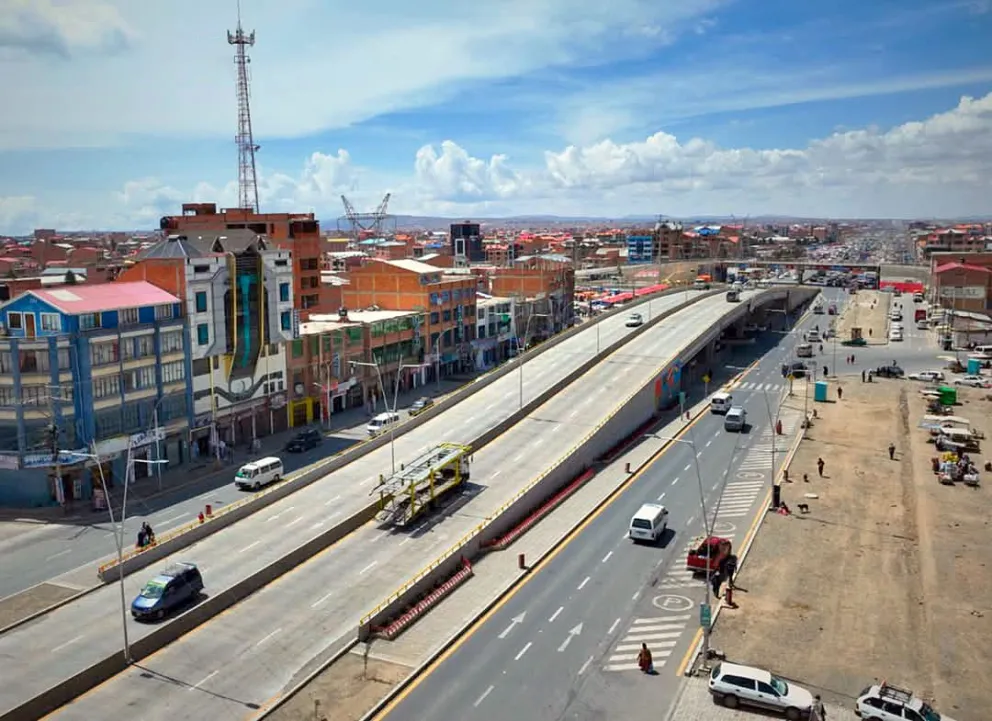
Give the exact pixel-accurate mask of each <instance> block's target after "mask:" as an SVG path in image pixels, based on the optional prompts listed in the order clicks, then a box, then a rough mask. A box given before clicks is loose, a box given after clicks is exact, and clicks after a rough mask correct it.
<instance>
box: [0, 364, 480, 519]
mask: <svg viewBox="0 0 992 721" xmlns="http://www.w3.org/2000/svg"><path fill="white" fill-rule="evenodd" d="M474 378H475V376H459V377H458V378H457V379H444V380H442V381H441V382H440V384H438V383H430V384H428V385H426V386H421V387H420V388H416V389H414V390H411V391H407V392H405V393H400V394H399V397H398V399H397V408H399V409H400V411H403V410H406V409H407V408H409V407H410V406H411V405H412V404H413V403H414V402H415V401H416V400H417V399H419V398H423V397H425V396H427V397H430V398H435V399H438V398H441V397H443V396H445V395H448V394H450V393H453V392H454V391H457V390H458V389H460V388H462V387H463V386H465V385H466V384H467V383H470V382H471V381H472V380H474ZM381 410H382V407H381V406H380V408H379V411H381ZM377 412H378V411H377ZM369 417H370V414H369V412H368V410H367V409H366V408H364V407H362V408H349V409H347V410H345V411H342V412H340V413H334V414H333V415H332V416H331V423H330V428H327V426H326V424H325V423H324V422H323V420H321V421H320V422H319V423H318V422H316V421H315V422H314V423H311V424H309V425H308V426H297V427H296V428H291V429H289V430H286V431H282V432H280V433H275V434H273V435H270V436H265V437H264V438H259V442H260V443H261V447H260V448H259V450H258V451H257V452H252V451H250V450H248V449H247V448H246V447H245V446H244V445H240V446H237V447H234V448H232V449H231V458H230V460H228V461H226V462H223V463H221V465H219V466H218V465H217V461H216V459H215V458H213V457H210V458H202V457H201V458H198V459H196V460H194V461H190V462H189V463H184V464H182V465H180V466H175V467H172V468H169V469H168V470H167V471H165V472H164V473H162V479H161V490H159V478H158V476H157V475H154V474H153V475H150V476H149V477H147V478H142V479H140V480H137V481H133V482H132V483H131V484H129V486H128V506H129V507H134V504H136V503H138V504H141V503H144V504H148V503H150V502H152V501H155V500H158V499H161V498H163V497H165V496H168V495H175V496H176V502H177V503H178V502H181V501H183V500H186V499H188V498H189V497H192V496H196V495H199V494H200V493H204V492H207V491H210V490H212V489H213V488H216V487H217V486H218V485H222V484H226V483H228V482H229V481H230V478H231V473H232V472H233V471H232V467H237V466H239V465H241V464H243V463H247V462H248V461H250V460H251V459H252V458H261V457H264V456H268V455H281V454H282V449H283V447H284V446H285V445H286V443H287V442H288V441H289V439H291V438H292V437H293V436H294V435H296V434H297V433H299V432H300V431H301V430H303V428H305V427H307V428H316V427H319V428H320V429H321V431H323V433H324V436H325V437H326V438H333V437H337V438H342V439H344V440H345V441H347V444H346V445H352V444H353V443H355V442H357V441H360V440H362V439H364V438H365V437H366V433H365V428H364V426H365V424H366V423H367V422H368V419H369ZM329 450H330V449H329ZM123 494H124V486H123V484H122V483H120V482H115V484H114V485H113V487H111V489H110V497H111V499H112V502H113V507H114V512H115V513H118V512H119V511H120V508H121V505H122V501H123ZM106 517H107V511H106V510H101V511H94V510H92V506H91V504H90V502H89V501H88V500H84V501H76V502H75V504H73V506H70V507H69V509H68V510H66V509H63V508H60V507H58V506H48V507H44V508H2V509H0V522H3V521H19V520H34V521H48V522H53V523H56V522H60V521H61V522H71V523H80V522H87V521H92V520H97V521H100V522H102V521H103V520H105V519H106Z"/></svg>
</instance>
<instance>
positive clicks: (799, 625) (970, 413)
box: [713, 381, 992, 721]
mask: <svg viewBox="0 0 992 721" xmlns="http://www.w3.org/2000/svg"><path fill="white" fill-rule="evenodd" d="M918 388H919V386H916V385H914V384H912V383H911V382H898V381H897V382H891V383H890V382H881V383H873V384H853V385H852V384H848V385H847V387H846V388H845V390H846V391H847V392H846V393H845V395H844V400H843V402H840V403H828V404H822V403H821V404H817V411H818V413H819V416H820V418H819V420H818V421H816V424H815V426H814V427H813V428H812V429H811V430H810V434H809V439H808V440H806V441H804V442H803V443H802V445H801V446H800V449H799V451H798V453H797V454H796V456H795V458H794V459H793V461H792V463H791V464H790V467H789V471H790V472H789V476H790V477H791V478H792V479H793V482H792V483H789V484H786V485H785V486H784V487H783V498H784V499H785V500H786V502H787V503H788V504H789V506H790V507H791V509H792V511H793V513H794V515H792V516H781V515H778V514H770V515H769V517H768V518H767V519H766V521H765V524H764V526H763V527H762V529H761V531H760V533H759V534H758V536H757V539H756V541H755V543H754V546H753V548H752V549H751V553H750V555H749V556H748V557H747V560H746V563H745V564H744V566H743V568H742V572H741V574H740V576H739V578H738V585H739V586H741V587H742V589H746V590H742V591H741V592H739V593H738V594H737V597H736V599H735V600H736V601H737V602H738V604H739V608H738V609H737V610H727V609H725V610H724V611H723V612H722V614H721V616H720V619H719V622H718V624H717V626H716V628H715V630H714V634H713V646H714V647H715V648H719V649H721V650H723V651H724V652H725V653H726V654H727V655H728V658H730V659H732V660H739V661H742V662H747V663H753V664H755V665H760V666H765V667H768V668H771V669H773V670H775V671H778V672H779V673H781V674H783V675H784V676H787V677H791V678H796V679H798V680H801V681H803V682H804V683H806V684H808V685H809V686H811V687H815V688H817V689H821V690H823V691H826V692H827V695H828V697H831V696H832V697H835V698H838V699H845V698H846V702H847V703H852V702H853V698H854V697H855V696H856V695H857V694H858V692H859V691H860V690H861V689H862V688H864V687H865V686H867V685H868V684H870V683H871V682H872V681H873V680H874V679H875V678H886V679H888V680H890V681H891V682H893V683H896V684H898V685H904V686H910V687H912V688H913V689H914V690H915V691H916V692H917V693H918V694H921V695H924V696H928V697H931V698H934V699H935V701H936V707H937V709H938V710H940V711H942V712H943V713H948V714H950V715H952V716H954V717H955V718H957V719H959V721H982V720H983V719H986V718H988V709H990V708H992V647H990V644H989V640H990V639H992V627H990V620H992V601H990V600H989V599H990V594H992V574H990V573H989V569H990V568H992V549H990V548H989V544H988V540H987V539H988V531H989V521H988V517H989V510H990V508H992V502H990V501H989V498H988V495H987V494H988V491H987V490H986V489H984V488H982V489H978V490H973V489H970V488H966V487H964V486H959V487H945V486H941V485H940V484H938V483H937V482H936V481H935V480H934V476H933V475H932V473H931V471H930V457H931V456H933V455H934V448H933V446H932V445H929V444H927V443H926V438H927V434H926V432H925V431H922V430H919V429H917V428H916V423H917V422H918V420H919V418H920V417H921V416H922V415H923V413H924V410H923V402H922V400H921V399H920V396H919V394H918V393H917V390H918ZM965 395H970V394H969V393H968V391H963V392H962V396H965ZM981 395H983V392H976V393H975V395H974V397H975V398H978V397H980V396H981ZM990 408H992V404H990V403H989V402H988V401H984V400H982V401H971V402H968V403H966V404H965V406H964V407H962V408H961V409H959V413H960V415H965V416H966V417H969V418H970V419H971V420H972V421H973V422H976V425H977V424H979V423H984V424H985V425H987V426H992V421H989V420H986V419H988V418H989V416H990V415H992V414H990V413H989V410H990ZM985 430H986V432H992V427H990V428H986V429H985ZM890 441H892V442H894V443H895V444H896V447H897V453H896V459H895V460H894V461H890V460H889V458H888V453H887V450H886V447H887V446H888V443H889V442H890ZM820 457H822V458H823V459H824V461H825V462H826V467H825V469H824V473H825V477H824V478H822V479H821V478H819V477H818V475H817V470H816V460H817V458H820ZM804 473H805V474H807V476H808V478H809V482H808V483H804V482H803V480H802V478H803V474H804ZM985 476H986V480H987V476H988V474H985ZM807 493H814V494H816V495H817V496H818V498H816V499H811V498H805V497H804V496H805V494H807ZM803 502H806V503H808V504H809V507H810V513H809V514H808V515H804V514H801V513H799V509H798V504H799V503H803Z"/></svg>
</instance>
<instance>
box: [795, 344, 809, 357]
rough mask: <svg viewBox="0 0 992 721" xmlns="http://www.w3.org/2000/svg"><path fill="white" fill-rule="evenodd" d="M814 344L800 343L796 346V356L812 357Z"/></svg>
mask: <svg viewBox="0 0 992 721" xmlns="http://www.w3.org/2000/svg"><path fill="white" fill-rule="evenodd" d="M812 357H813V346H812V345H810V344H809V343H800V344H799V345H797V346H796V358H812Z"/></svg>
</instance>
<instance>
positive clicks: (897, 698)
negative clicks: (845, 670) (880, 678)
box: [854, 682, 954, 721]
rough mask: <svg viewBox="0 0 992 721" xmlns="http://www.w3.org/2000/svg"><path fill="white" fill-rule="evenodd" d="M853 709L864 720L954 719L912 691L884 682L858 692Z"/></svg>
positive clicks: (942, 720) (945, 720) (923, 720)
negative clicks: (935, 709) (939, 711)
mask: <svg viewBox="0 0 992 721" xmlns="http://www.w3.org/2000/svg"><path fill="white" fill-rule="evenodd" d="M854 711H855V713H857V714H858V716H860V717H861V718H862V719H864V721H954V719H952V718H950V717H948V716H945V715H944V714H942V713H941V714H939V713H937V712H936V711H934V710H933V709H932V708H930V706H929V705H928V704H927V703H926V702H925V701H923V699H921V698H918V697H917V696H915V695H913V692H912V691H908V690H906V689H903V688H898V687H896V686H891V685H889V684H887V683H885V682H882V683H881V684H875V685H872V686H869V687H868V688H866V689H865V690H864V691H862V692H861V693H860V694H858V700H857V701H856V702H855V704H854Z"/></svg>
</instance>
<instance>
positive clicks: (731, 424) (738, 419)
mask: <svg viewBox="0 0 992 721" xmlns="http://www.w3.org/2000/svg"><path fill="white" fill-rule="evenodd" d="M746 427H747V411H746V410H744V407H743V406H734V407H733V408H731V409H730V410H729V411H727V414H726V415H725V416H724V417H723V428H724V430H727V431H737V432H740V431H743V430H744V429H745V428H746Z"/></svg>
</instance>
